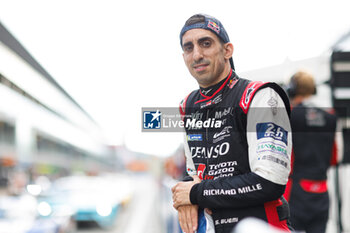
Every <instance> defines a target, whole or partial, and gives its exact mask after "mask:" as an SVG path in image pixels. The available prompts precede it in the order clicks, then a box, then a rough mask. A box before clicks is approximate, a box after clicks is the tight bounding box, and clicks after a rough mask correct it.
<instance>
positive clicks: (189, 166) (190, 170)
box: [184, 133, 197, 176]
mask: <svg viewBox="0 0 350 233" xmlns="http://www.w3.org/2000/svg"><path fill="white" fill-rule="evenodd" d="M184 150H185V157H186V172H187V174H188V175H189V176H194V175H197V172H196V167H195V166H194V163H193V159H192V155H191V151H190V148H189V146H188V143H187V135H186V133H184Z"/></svg>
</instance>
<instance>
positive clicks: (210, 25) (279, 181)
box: [172, 14, 292, 233]
mask: <svg viewBox="0 0 350 233" xmlns="http://www.w3.org/2000/svg"><path fill="white" fill-rule="evenodd" d="M180 43H181V47H182V49H183V58H184V61H185V64H186V66H187V68H188V70H189V72H190V73H191V75H192V76H193V77H194V78H195V79H196V81H197V82H198V84H199V89H198V90H195V91H193V92H191V93H190V94H189V95H188V96H187V97H186V98H185V99H184V100H183V101H182V102H181V104H180V113H181V114H182V116H183V120H184V123H185V124H184V125H185V129H186V139H185V154H186V169H187V173H188V174H189V176H190V177H191V178H192V180H190V181H186V182H185V181H184V182H179V183H177V184H176V185H175V186H174V187H173V188H172V193H173V206H174V208H175V209H177V211H178V215H179V222H180V226H181V228H182V230H183V231H184V232H186V233H191V232H195V231H196V230H197V227H198V213H199V211H200V210H203V209H205V214H206V216H207V218H208V219H211V220H212V225H213V227H214V228H215V232H216V233H229V232H232V229H233V228H234V226H235V225H236V224H237V223H238V222H239V221H241V220H242V219H243V218H245V217H249V216H251V217H256V218H259V219H263V220H265V221H266V222H268V223H269V224H270V225H274V226H276V227H279V228H282V229H285V230H286V231H287V232H289V231H290V229H291V227H290V224H289V221H288V220H289V207H288V203H287V202H286V201H285V199H284V198H283V197H282V194H283V193H284V190H285V186H286V183H287V181H288V175H289V172H290V155H291V148H292V140H291V126H290V122H289V114H290V106H289V101H288V97H287V96H286V94H285V92H284V91H283V89H282V88H280V87H279V86H278V85H277V84H275V83H270V82H260V81H249V80H246V79H243V78H240V77H238V76H237V74H236V73H235V70H234V64H233V60H232V54H233V45H232V43H230V40H229V37H228V35H227V33H226V31H225V29H224V27H223V25H222V24H221V22H220V21H219V20H217V19H216V18H214V17H211V16H208V15H203V14H197V15H193V16H192V17H190V18H189V19H188V20H187V21H186V23H185V25H184V26H183V28H182V30H181V33H180ZM209 120H210V121H215V124H210V127H205V124H203V122H205V121H209ZM217 122H219V123H217ZM209 223H210V222H209ZM207 229H208V228H207ZM207 232H208V231H207Z"/></svg>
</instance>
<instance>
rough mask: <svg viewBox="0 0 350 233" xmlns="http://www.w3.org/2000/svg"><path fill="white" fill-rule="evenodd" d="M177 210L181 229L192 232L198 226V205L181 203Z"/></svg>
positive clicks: (186, 232)
mask: <svg viewBox="0 0 350 233" xmlns="http://www.w3.org/2000/svg"><path fill="white" fill-rule="evenodd" d="M177 211H178V215H179V223H180V227H181V229H182V231H183V232H185V233H194V232H195V231H196V230H197V227H198V206H197V205H183V206H180V207H179V208H178V209H177Z"/></svg>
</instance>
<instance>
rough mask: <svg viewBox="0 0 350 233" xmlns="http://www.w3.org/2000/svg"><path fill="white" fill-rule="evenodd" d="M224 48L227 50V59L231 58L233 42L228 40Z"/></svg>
mask: <svg viewBox="0 0 350 233" xmlns="http://www.w3.org/2000/svg"><path fill="white" fill-rule="evenodd" d="M224 50H225V59H227V60H228V59H230V58H231V57H232V54H233V44H232V43H230V42H228V43H226V44H224Z"/></svg>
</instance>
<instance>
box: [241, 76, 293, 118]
mask: <svg viewBox="0 0 350 233" xmlns="http://www.w3.org/2000/svg"><path fill="white" fill-rule="evenodd" d="M277 97H279V98H281V99H282V102H283V104H284V106H285V107H286V108H287V111H288V115H289V114H290V104H289V99H288V96H287V95H286V93H285V91H284V90H283V89H282V88H281V87H280V86H279V85H278V84H277V83H273V82H261V81H252V82H250V83H249V84H248V85H247V87H246V88H245V90H244V92H243V95H242V97H241V100H240V103H239V105H240V107H241V108H242V110H243V112H244V113H247V112H248V110H249V107H250V105H251V103H252V100H253V99H259V100H260V99H263V100H264V101H265V103H267V104H272V103H268V102H267V101H270V102H272V101H274V99H276V98H277ZM255 102H256V101H255ZM259 102H261V103H263V102H262V101H259Z"/></svg>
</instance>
